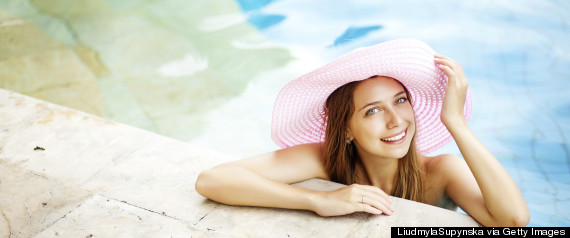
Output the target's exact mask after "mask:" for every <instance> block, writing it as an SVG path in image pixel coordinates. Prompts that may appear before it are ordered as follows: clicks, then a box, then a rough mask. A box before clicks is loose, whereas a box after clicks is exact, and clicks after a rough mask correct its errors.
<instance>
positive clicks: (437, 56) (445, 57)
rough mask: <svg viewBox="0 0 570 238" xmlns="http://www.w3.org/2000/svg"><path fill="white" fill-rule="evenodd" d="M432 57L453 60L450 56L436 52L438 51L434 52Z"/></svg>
mask: <svg viewBox="0 0 570 238" xmlns="http://www.w3.org/2000/svg"><path fill="white" fill-rule="evenodd" d="M434 57H435V58H436V59H438V58H439V59H446V60H449V61H454V60H453V59H451V58H449V57H447V56H445V55H442V54H438V53H435V54H434Z"/></svg>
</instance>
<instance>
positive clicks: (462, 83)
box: [435, 54, 469, 128]
mask: <svg viewBox="0 0 570 238" xmlns="http://www.w3.org/2000/svg"><path fill="white" fill-rule="evenodd" d="M435 63H436V65H437V67H439V68H440V69H441V70H442V71H443V72H444V73H445V75H447V78H448V82H447V88H446V89H445V98H444V99H443V107H442V109H441V122H443V124H444V125H445V126H447V127H448V128H449V126H451V125H453V123H456V122H465V117H464V112H463V108H464V106H465V97H466V95H467V88H468V86H469V83H468V82H467V79H466V78H465V73H463V69H462V68H461V65H460V64H459V63H457V62H455V61H454V60H452V59H451V58H449V57H447V56H444V55H440V54H436V55H435Z"/></svg>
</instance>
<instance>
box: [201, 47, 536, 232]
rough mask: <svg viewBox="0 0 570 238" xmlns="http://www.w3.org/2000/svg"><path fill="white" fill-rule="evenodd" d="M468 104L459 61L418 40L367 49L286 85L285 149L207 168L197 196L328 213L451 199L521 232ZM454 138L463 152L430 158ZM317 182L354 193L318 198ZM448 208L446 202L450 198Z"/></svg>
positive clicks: (511, 187) (278, 131)
mask: <svg viewBox="0 0 570 238" xmlns="http://www.w3.org/2000/svg"><path fill="white" fill-rule="evenodd" d="M470 113H471V97H470V93H469V90H468V83H467V80H466V79H465V75H464V73H463V70H462V68H461V65H459V64H458V63H457V62H455V61H453V60H452V59H450V58H448V57H446V56H443V55H438V54H436V53H435V52H434V51H433V50H432V49H431V48H430V47H429V46H427V45H426V44H425V43H423V42H421V41H418V40H411V39H405V40H395V41H388V42H385V43H382V44H378V45H375V46H372V47H368V48H363V49H359V50H356V51H353V52H351V53H348V54H347V55H344V56H342V57H340V58H338V59H337V60H335V61H333V62H331V63H329V64H327V65H325V66H323V67H321V68H319V69H317V70H315V71H313V72H311V73H309V74H307V75H304V76H302V77H300V78H298V79H295V80H293V81H291V82H290V83H288V84H287V85H286V86H285V87H284V88H283V89H282V90H281V92H280V93H279V95H278V97H277V100H276V102H275V106H274V111H273V122H272V136H273V139H274V140H275V142H276V143H277V144H278V145H279V146H281V147H282V148H284V149H282V150H278V151H275V152H271V153H267V154H263V155H259V156H255V157H252V158H247V159H243V160H239V161H234V162H230V163H227V164H223V165H220V166H217V167H215V168H213V169H210V170H207V171H204V172H202V173H201V174H200V176H199V177H198V180H197V181H196V191H197V192H198V193H200V194H202V195H203V196H205V197H208V198H210V199H212V200H215V201H218V202H221V203H225V204H230V205H244V206H263V207H279V208H289V209H305V210H311V211H314V212H316V213H317V214H319V215H321V216H338V215H345V214H350V213H354V212H367V213H371V214H385V215H390V214H392V213H393V212H395V210H394V208H393V207H392V205H391V199H390V196H396V197H401V198H405V199H410V200H414V201H418V202H423V203H427V204H431V205H436V206H445V205H444V203H446V201H450V200H451V201H452V203H451V204H453V203H455V204H457V205H459V206H460V207H461V208H462V209H463V210H464V211H466V212H467V213H469V214H470V215H471V216H472V217H473V218H475V219H476V220H477V221H478V222H479V223H481V224H482V225H485V226H525V225H526V224H527V223H528V221H529V211H528V208H527V206H526V203H525V201H524V199H523V197H522V195H521V193H520V191H519V190H518V188H517V186H516V184H515V183H514V181H513V180H512V179H511V177H510V176H509V175H508V173H507V172H506V171H505V170H504V168H503V167H502V166H501V164H500V163H499V162H498V161H497V159H496V158H495V157H494V156H493V155H492V154H491V153H490V152H489V151H488V150H487V149H486V148H485V146H484V145H483V144H482V143H481V142H480V141H479V140H478V139H477V138H476V136H475V135H474V134H473V133H472V132H471V130H470V128H469V127H468V126H467V120H468V119H469V116H470ZM451 139H455V142H456V143H457V146H458V147H459V150H460V151H461V154H462V155H463V158H464V160H462V159H460V158H458V157H457V156H455V155H450V154H441V155H435V156H427V154H428V153H430V152H432V151H434V150H436V149H438V148H440V147H441V146H443V145H444V144H446V143H447V142H449V141H450V140H451ZM311 178H321V179H326V180H331V181H335V182H339V183H343V184H347V185H349V186H346V187H343V188H340V189H337V190H334V191H326V192H323V191H312V190H308V189H304V188H299V187H295V186H291V185H290V184H292V183H296V182H300V181H304V180H307V179H311ZM447 203H449V202H447Z"/></svg>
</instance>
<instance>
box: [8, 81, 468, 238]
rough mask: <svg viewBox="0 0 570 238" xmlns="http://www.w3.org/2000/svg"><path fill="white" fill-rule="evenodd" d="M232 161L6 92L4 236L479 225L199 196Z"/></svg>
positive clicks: (325, 232) (416, 212) (319, 184)
mask: <svg viewBox="0 0 570 238" xmlns="http://www.w3.org/2000/svg"><path fill="white" fill-rule="evenodd" d="M234 159H237V158H234V157H232V156H229V155H225V154H222V153H219V152H215V151H211V150H207V149H204V148H200V147H197V146H193V145H191V144H188V143H184V142H181V141H177V140H174V139H171V138H167V137H164V136H160V135H157V134H154V133H151V132H148V131H144V130H141V129H137V128H134V127H131V126H127V125H123V124H120V123H116V122H112V121H109V120H106V119H102V118H99V117H96V116H93V115H89V114H86V113H83V112H79V111H76V110H73V109H69V108H65V107H62V106H58V105H54V104H50V103H47V102H45V101H41V100H37V99H34V98H30V97H27V96H24V95H20V94H17V93H14V92H10V91H7V90H3V89H0V194H1V196H0V211H1V214H2V216H1V217H0V237H10V235H12V236H11V237H31V236H36V237H53V236H61V237H90V236H92V237H118V236H121V237H122V236H125V237H171V236H172V237H234V236H237V237H269V236H271V237H366V236H371V237H388V236H390V227H392V226H479V224H478V223H477V222H476V221H475V220H473V219H472V218H471V217H470V216H467V215H464V214H460V213H457V212H454V211H449V210H445V209H441V208H438V207H434V206H430V205H426V204H421V203H416V202H413V201H408V200H404V199H398V198H396V199H395V203H394V206H395V208H396V212H395V213H394V214H393V215H391V216H384V215H378V216H375V215H369V214H364V213H356V214H351V215H346V216H340V217H328V218H324V217H320V216H318V215H317V214H315V213H313V212H310V211H299V210H286V209H275V208H257V207H235V206H227V205H223V204H219V203H216V202H213V201H211V200H208V199H206V198H204V197H202V196H200V195H199V194H198V193H196V192H195V191H194V183H195V181H196V177H197V175H198V174H199V172H200V171H203V170H205V169H207V168H210V167H213V166H214V165H216V164H219V163H222V162H224V161H230V160H234ZM296 186H302V187H306V188H311V189H318V190H327V189H334V188H338V187H339V186H343V185H340V184H336V183H332V182H329V181H324V180H318V179H313V180H308V181H305V182H302V183H299V184H296Z"/></svg>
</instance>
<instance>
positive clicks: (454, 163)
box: [424, 154, 469, 178]
mask: <svg viewBox="0 0 570 238" xmlns="http://www.w3.org/2000/svg"><path fill="white" fill-rule="evenodd" d="M424 168H425V170H426V172H427V174H428V176H437V177H442V178H446V177H447V178H448V177H450V176H452V175H453V174H455V173H458V172H459V173H463V172H464V171H465V170H466V169H467V170H469V167H468V166H467V164H466V163H465V161H464V160H463V159H462V158H459V157H458V156H456V155H452V154H441V155H437V156H433V157H426V158H425V161H424Z"/></svg>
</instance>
